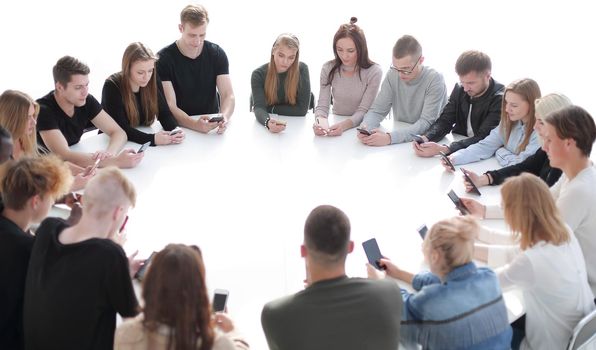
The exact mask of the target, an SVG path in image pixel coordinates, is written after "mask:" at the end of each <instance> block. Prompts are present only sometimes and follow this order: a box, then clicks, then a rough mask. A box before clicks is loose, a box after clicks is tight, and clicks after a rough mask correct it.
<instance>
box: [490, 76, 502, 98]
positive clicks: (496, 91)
mask: <svg viewBox="0 0 596 350" xmlns="http://www.w3.org/2000/svg"><path fill="white" fill-rule="evenodd" d="M490 79H491V81H492V84H493V86H492V90H491V95H493V96H499V97H502V96H503V94H504V93H505V85H503V84H501V83H499V82H498V81H496V80H495V79H494V78H492V77H491V78H490Z"/></svg>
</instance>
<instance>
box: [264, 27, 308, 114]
mask: <svg viewBox="0 0 596 350" xmlns="http://www.w3.org/2000/svg"><path fill="white" fill-rule="evenodd" d="M280 45H284V46H286V47H288V48H290V49H295V50H296V58H295V59H294V63H292V65H291V66H290V68H288V76H287V77H286V84H285V90H286V98H287V99H288V103H289V104H291V105H295V104H296V96H297V95H298V84H299V83H300V66H299V64H300V41H298V38H297V37H296V36H295V35H294V34H289V33H283V34H281V35H280V36H278V37H277V39H275V42H274V43H273V47H272V48H271V59H270V60H269V66H268V67H267V76H266V77H265V99H266V100H267V105H269V106H272V105H275V104H277V102H278V101H277V84H278V83H279V76H278V74H277V69H276V67H275V61H274V57H273V55H274V51H275V49H277V48H278V47H279V46H280Z"/></svg>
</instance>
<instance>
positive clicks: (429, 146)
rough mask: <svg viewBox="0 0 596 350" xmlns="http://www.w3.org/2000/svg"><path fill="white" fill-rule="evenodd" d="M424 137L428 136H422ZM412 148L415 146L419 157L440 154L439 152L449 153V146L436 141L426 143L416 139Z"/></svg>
mask: <svg viewBox="0 0 596 350" xmlns="http://www.w3.org/2000/svg"><path fill="white" fill-rule="evenodd" d="M422 138H423V139H426V136H422ZM412 148H414V152H415V153H416V155H417V156H419V157H425V158H428V157H433V156H436V155H437V154H439V152H443V153H449V147H447V146H443V145H439V144H438V143H436V142H425V143H420V144H419V143H418V142H416V141H414V142H412Z"/></svg>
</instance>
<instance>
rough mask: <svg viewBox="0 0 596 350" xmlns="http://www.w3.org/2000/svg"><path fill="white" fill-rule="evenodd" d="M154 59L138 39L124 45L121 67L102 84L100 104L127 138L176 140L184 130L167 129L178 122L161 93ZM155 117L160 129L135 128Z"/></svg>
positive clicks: (160, 141) (161, 141)
mask: <svg viewBox="0 0 596 350" xmlns="http://www.w3.org/2000/svg"><path fill="white" fill-rule="evenodd" d="M155 61H157V56H155V55H154V54H153V52H152V51H151V50H150V49H149V48H147V47H146V46H145V45H143V44H142V43H139V42H135V43H132V44H130V45H128V47H127V48H126V50H125V51H124V55H123V56H122V71H120V72H118V73H115V74H112V75H111V76H110V77H109V78H108V79H106V81H105V83H104V85H103V91H102V95H101V104H102V106H103V108H104V109H105V111H106V112H107V113H108V114H109V115H110V116H111V117H112V118H114V120H115V121H116V122H117V123H118V125H120V127H121V128H122V129H123V130H124V131H125V132H126V136H127V137H128V140H129V141H132V142H136V143H140V144H143V143H146V142H151V145H152V146H156V145H169V144H171V143H180V142H182V140H184V132H182V131H180V132H177V133H176V134H174V135H172V134H171V133H170V131H172V130H174V128H176V127H177V126H178V123H177V122H176V119H174V116H173V115H172V112H171V111H170V108H169V107H168V104H167V102H166V99H165V97H164V93H163V87H162V84H161V81H159V79H158V77H157V74H156V72H155ZM156 118H157V120H159V122H160V123H161V126H162V127H163V129H164V130H163V131H158V132H156V133H154V134H153V133H146V132H143V131H141V130H138V129H136V127H138V126H150V125H151V124H153V122H154V121H155V119H156Z"/></svg>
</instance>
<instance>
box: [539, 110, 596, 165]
mask: <svg viewBox="0 0 596 350" xmlns="http://www.w3.org/2000/svg"><path fill="white" fill-rule="evenodd" d="M543 121H544V122H545V123H548V124H549V125H551V126H552V127H553V128H555V131H556V132H557V136H558V137H559V138H561V139H573V140H575V144H576V145H577V148H579V150H580V151H581V152H582V153H583V155H584V156H586V157H589V156H590V153H592V145H593V144H594V141H596V124H595V123H594V118H592V116H591V115H590V113H588V111H586V110H585V109H583V108H581V107H579V106H569V107H565V108H563V109H561V110H558V111H555V112H553V113H550V114H548V115H546V116H543Z"/></svg>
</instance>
